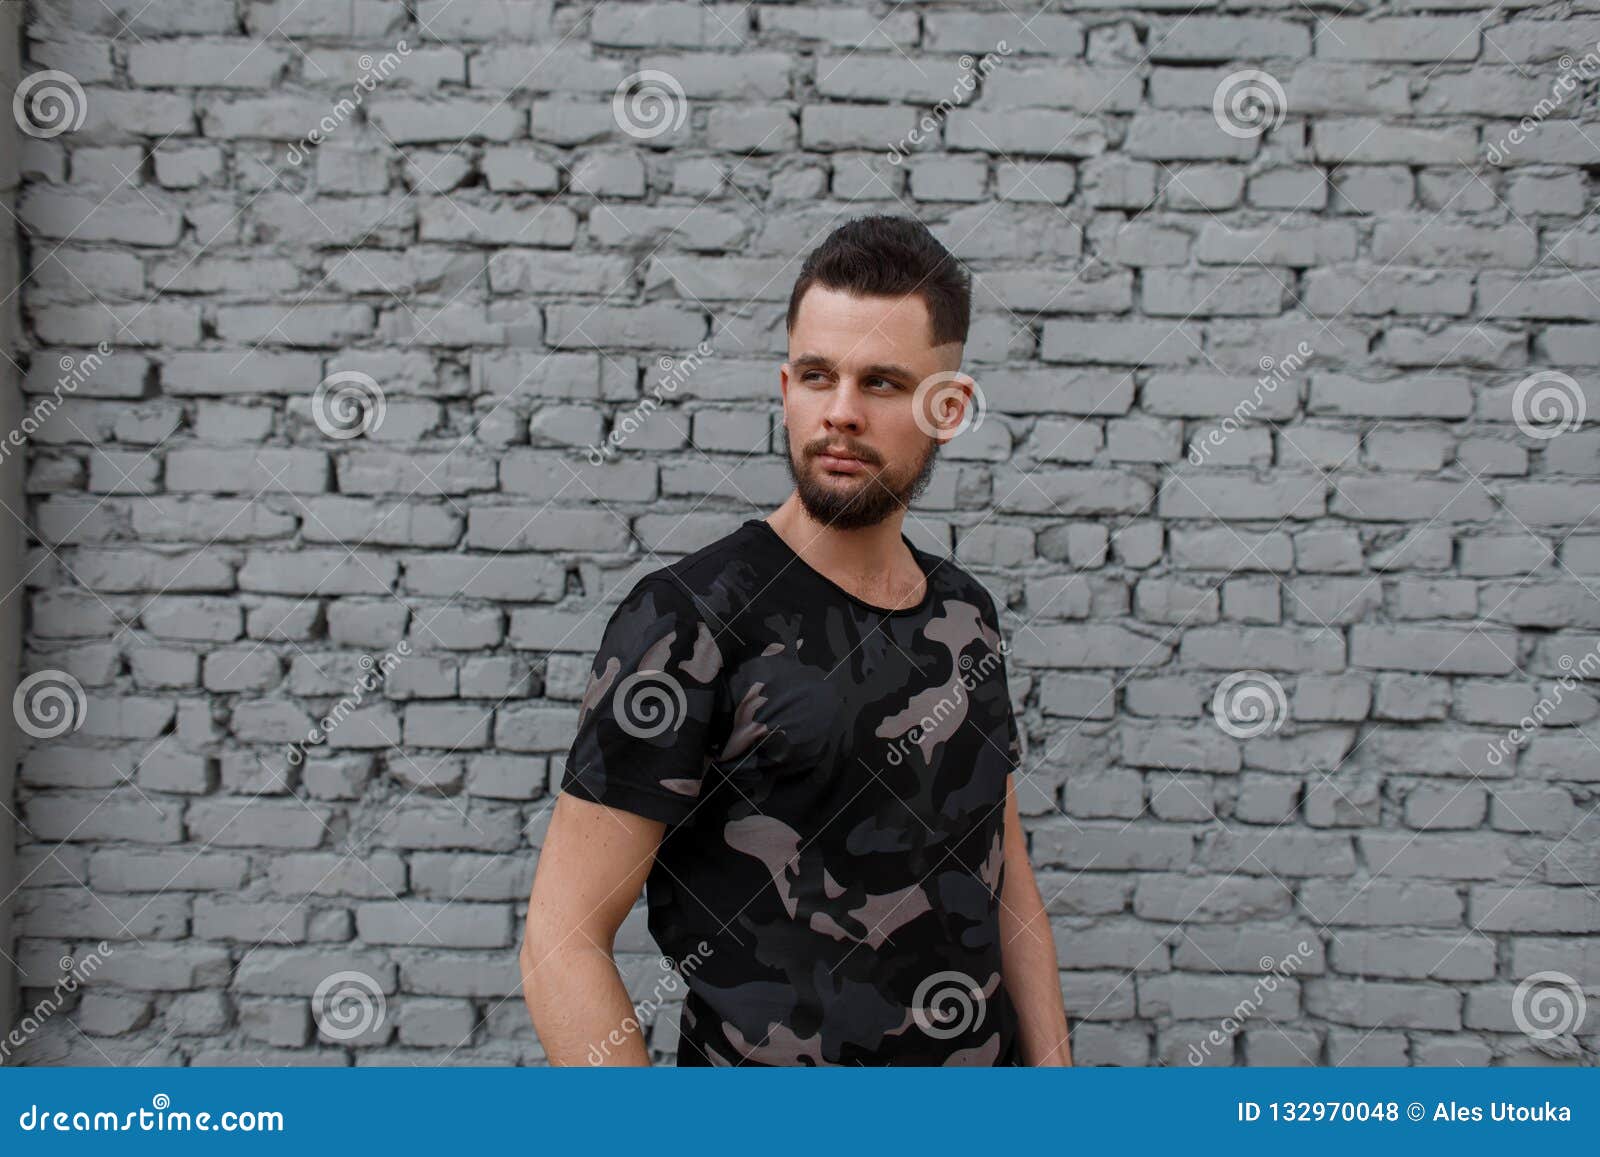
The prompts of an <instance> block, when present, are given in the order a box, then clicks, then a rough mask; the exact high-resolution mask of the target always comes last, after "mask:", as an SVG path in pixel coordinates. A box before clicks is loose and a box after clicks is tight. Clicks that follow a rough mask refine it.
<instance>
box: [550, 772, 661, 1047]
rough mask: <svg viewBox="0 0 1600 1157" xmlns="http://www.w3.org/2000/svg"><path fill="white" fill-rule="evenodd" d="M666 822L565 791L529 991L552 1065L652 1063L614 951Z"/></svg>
mask: <svg viewBox="0 0 1600 1157" xmlns="http://www.w3.org/2000/svg"><path fill="white" fill-rule="evenodd" d="M665 830H666V824H664V823H662V822H661V821H659V820H652V819H646V818H645V817H644V816H639V815H634V814H633V813H632V812H626V811H622V810H621V809H619V808H610V807H606V806H604V805H602V804H597V803H590V802H589V801H588V800H584V799H578V798H576V797H574V796H573V795H571V794H570V793H568V792H562V793H561V795H560V796H559V797H557V799H556V805H555V811H554V812H553V813H552V815H551V817H550V827H549V830H548V831H547V832H546V834H545V842H544V850H543V851H542V852H540V854H539V866H538V868H537V869H536V870H535V872H534V877H533V889H532V891H531V892H530V893H529V896H528V919H527V926H526V928H525V929H524V931H523V938H522V949H521V953H520V956H519V959H520V961H521V965H522V997H523V999H524V1000H525V1001H526V1002H527V1005H528V1015H529V1016H530V1017H532V1018H533V1027H534V1029H535V1031H536V1032H538V1034H539V1040H540V1042H541V1043H543V1045H544V1051H545V1055H546V1056H547V1057H548V1058H549V1060H550V1063H551V1064H552V1065H635V1066H641V1065H642V1066H648V1065H649V1064H650V1054H649V1052H648V1051H647V1050H646V1049H645V1044H644V1034H643V1033H642V1032H641V1031H640V1027H639V1025H638V1022H637V1019H636V1016H635V1011H634V1007H633V1002H632V1001H631V1000H630V999H629V997H628V990H627V988H626V986H625V985H624V984H623V983H622V976H621V974H620V973H619V972H618V971H617V965H616V961H614V960H613V959H612V957H611V952H612V947H613V945H614V944H615V941H616V935H617V928H618V927H619V926H621V924H622V921H623V920H624V919H625V918H626V917H627V915H628V910H629V909H630V908H632V907H633V902H634V901H635V900H636V899H637V898H638V896H639V890H640V889H641V888H642V887H643V886H644V881H645V878H646V877H647V876H649V874H650V868H651V866H652V865H653V864H654V863H655V856H656V849H657V848H658V847H659V846H660V843H661V835H662V833H663V832H664V831H665Z"/></svg>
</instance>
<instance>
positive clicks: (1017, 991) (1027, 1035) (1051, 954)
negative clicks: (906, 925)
mask: <svg viewBox="0 0 1600 1157" xmlns="http://www.w3.org/2000/svg"><path fill="white" fill-rule="evenodd" d="M1015 779H1016V775H1015V773H1012V774H1010V775H1007V776H1006V819H1005V879H1004V880H1003V882H1002V883H1001V886H1000V939H1001V948H1000V970H1001V974H1002V978H1003V979H1004V982H1005V986H1006V991H1007V992H1009V993H1010V994H1011V1002H1012V1003H1013V1004H1014V1005H1016V1008H1017V1018H1018V1020H1019V1021H1020V1024H1021V1037H1022V1060H1023V1063H1024V1064H1028V1065H1070V1064H1071V1063H1072V1045H1071V1042H1070V1041H1069V1040H1068V1038H1067V1011H1066V1006H1065V1005H1064V1004H1063V1003H1062V1000H1061V973H1060V970H1059V969H1060V966H1059V964H1058V963H1057V961H1056V942H1055V937H1054V936H1053V935H1052V934H1051V932H1050V918H1049V916H1047V915H1046V914H1045V910H1044V900H1043V899H1042V898H1041V897H1040V895H1039V885H1038V883H1037V882H1036V881H1035V880H1034V878H1033V865H1032V864H1030V863H1029V862H1028V844H1027V839H1026V837H1025V836H1024V834H1023V831H1022V817H1021V816H1020V815H1018V813H1017V793H1016V789H1015V785H1014V783H1013V781H1014V780H1015Z"/></svg>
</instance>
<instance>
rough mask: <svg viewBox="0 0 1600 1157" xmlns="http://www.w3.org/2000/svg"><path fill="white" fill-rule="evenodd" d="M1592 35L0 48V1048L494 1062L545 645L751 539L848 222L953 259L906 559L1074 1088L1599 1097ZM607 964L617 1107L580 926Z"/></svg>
mask: <svg viewBox="0 0 1600 1157" xmlns="http://www.w3.org/2000/svg"><path fill="white" fill-rule="evenodd" d="M1597 42H1600V9H1597V6H1596V5H1595V4H1594V3H1593V2H1588V3H1573V4H1566V5H1561V6H1551V7H1547V8H1538V7H1532V6H1530V5H1528V4H1523V3H1514V4H1500V5H1497V6H1490V5H1489V4H1487V3H1486V2H1484V0H1440V2H1439V3H1435V4H1423V3H1412V2H1406V0H1401V2H1398V3H1395V4H1390V5H1379V4H1366V3H1355V4H1350V5H1338V4H1309V5H1308V4H1301V3H1295V4H1286V3H1275V2H1273V0H1263V2H1261V3H1251V2H1249V0H1244V2H1241V3H1237V4H1234V3H1229V4H1223V3H1216V2H1213V3H1199V4H1192V3H1190V2H1189V0H1183V2H1181V3H1178V2H1174V0H1151V2H1149V3H1142V4H1141V3H1121V2H1105V3H1099V2H1089V3H1082V4H1077V5H1071V4H1047V5H1045V6H1044V7H1043V8H1040V9H1037V10H1036V8H1035V5H1033V4H1031V3H1027V4H1017V3H1011V4H1009V5H1007V4H1002V3H998V2H996V3H993V4H987V3H900V4H894V5H889V4H879V5H874V6H871V7H862V6H859V5H845V4H829V3H816V4H807V3H753V4H748V5H745V4H739V3H717V4H695V3H633V2H623V0H606V2H602V3H599V4H554V3H551V2H548V0H411V2H408V3H402V2H401V0H314V2H311V3H303V2H299V0H160V2H158V3H153V4H148V3H145V0H35V2H33V3H30V4H29V5H28V11H27V19H26V24H25V42H24V44H23V46H22V47H23V63H24V69H23V71H24V73H26V74H28V75H29V76H30V77H31V76H33V75H34V74H40V73H44V72H46V71H49V70H54V71H56V72H59V73H61V74H65V77H66V79H65V80H63V79H61V78H60V77H52V78H48V82H49V83H50V84H53V85H55V86H56V87H57V88H58V89H59V91H60V92H61V93H62V94H63V98H64V99H63V102H62V103H63V104H64V105H65V110H64V113H63V112H62V111H61V110H59V109H58V110H57V120H56V121H55V123H50V121H49V113H50V110H49V109H46V108H43V107H41V108H40V109H38V110H37V115H36V116H35V117H34V119H33V120H30V121H29V125H30V128H31V130H32V131H29V132H27V133H25V134H21V135H19V137H18V140H19V141H20V142H21V146H20V148H19V150H18V159H19V166H20V169H21V175H22V189H21V192H20V196H19V198H18V208H17V216H18V218H19V222H20V223H19V226H18V227H19V229H20V231H21V233H22V234H23V253H24V262H25V266H24V269H25V274H26V278H25V283H24V285H23V288H22V292H21V302H22V307H23V319H24V330H25V340H26V344H27V349H26V352H25V354H24V357H25V364H26V366H27V374H26V379H25V388H26V389H27V391H28V399H29V400H30V401H39V400H42V399H53V400H54V401H56V402H57V403H58V404H57V405H55V406H54V408H52V409H51V411H50V413H49V415H48V417H47V418H46V419H45V420H44V421H43V422H41V423H40V425H39V427H38V428H37V429H36V430H34V431H32V432H30V434H29V436H28V439H27V450H26V453H27V496H26V509H25V511H18V512H15V513H16V514H17V516H18V517H19V518H20V519H21V520H23V521H25V522H26V524H27V526H28V527H29V529H30V533H31V537H30V540H29V553H28V555H27V557H26V559H25V563H26V570H25V587H24V588H23V592H24V593H25V595H26V599H27V616H26V622H27V626H26V636H25V640H24V642H25V648H24V668H23V673H24V674H26V675H28V676H34V675H41V676H43V677H42V678H41V679H39V680H38V681H37V682H36V683H35V684H34V689H35V690H36V691H38V692H47V691H49V690H51V689H54V690H56V691H59V692H63V693H64V698H61V699H58V700H56V702H57V703H60V704H63V705H64V706H65V708H66V712H67V718H66V719H65V720H64V721H61V722H55V723H52V722H50V721H48V720H44V719H42V718H33V719H30V720H29V721H28V722H29V726H30V727H31V732H30V734H29V735H28V736H26V737H25V741H26V748H25V751H24V754H23V756H22V758H21V761H20V765H19V767H18V770H17V786H16V792H15V794H16V811H17V814H18V815H19V816H20V818H21V825H20V830H19V837H18V838H19V847H18V860H19V863H18V876H19V877H20V880H21V887H20V890H19V891H18V892H17V894H16V896H15V898H14V906H15V916H16V922H15V942H14V945H13V946H12V952H13V954H14V956H15V957H16V960H17V963H18V968H19V970H20V977H21V986H22V987H21V996H22V1002H21V1007H22V1009H23V1010H24V1011H27V1010H28V1009H35V1008H37V1007H38V1006H39V1004H40V1002H41V1001H42V1000H45V999H47V998H48V997H49V996H50V994H51V992H52V991H56V990H57V989H56V986H58V985H59V984H60V982H61V981H62V979H63V976H64V975H68V974H69V973H70V972H71V970H77V971H78V972H80V973H81V972H85V970H86V969H88V968H90V967H92V975H88V976H87V979H86V980H84V982H83V983H82V984H80V985H74V986H72V987H74V988H75V989H76V991H73V992H71V993H69V995H68V996H67V998H66V999H65V1000H64V1001H62V1002H61V1004H62V1007H61V1008H60V1010H59V1011H56V1012H53V1013H52V1014H51V1015H48V1016H44V1017H42V1018H38V1019H39V1020H40V1023H38V1024H37V1025H36V1026H35V1027H34V1028H32V1029H31V1030H30V1031H29V1032H27V1033H26V1034H25V1038H26V1039H25V1041H24V1043H23V1044H22V1045H21V1046H20V1047H18V1048H16V1049H15V1050H11V1059H12V1060H13V1061H15V1062H19V1063H32V1064H60V1063H72V1064H107V1063H110V1064H119V1065H120V1064H133V1063H144V1064H185V1063H190V1064H230V1063H258V1062H260V1063H287V1064H331V1065H346V1064H372V1063H385V1064H392V1063H396V1062H399V1063H404V1062H407V1061H411V1060H417V1061H425V1062H429V1063H432V1062H449V1063H453V1064H454V1063H482V1064H501V1063H538V1062H539V1061H540V1059H541V1056H542V1054H541V1053H540V1051H539V1048H538V1045H537V1042H536V1040H535V1039H534V1036H533V1034H532V1031H531V1029H530V1027H529V1024H528V1021H527V1016H526V1012H525V1010H524V1007H523V1004H522V1001H521V997H520V993H519V989H518V980H517V966H516V959H515V956H516V945H517V943H518V941H519V939H520V924H521V916H522V908H523V905H524V902H525V898H526V894H527V890H528V886H529V882H530V880H531V876H532V871H533V867H534V863H535V857H536V854H537V849H538V846H539V843H540V839H541V833H542V831H543V829H544V823H545V819H546V814H547V811H548V808H549V806H550V803H551V793H552V791H553V789H554V788H555V786H556V785H558V784H559V782H560V776H561V762H562V755H563V753H564V752H565V750H566V747H567V744H568V742H569V741H570V736H571V732H572V728H573V725H574V722H575V720H576V716H577V709H576V701H577V699H578V697H579V695H580V693H581V690H582V687H583V683H584V680H585V678H586V676H587V671H588V662H589V655H590V653H591V652H592V649H593V647H594V645H595V644H596V642H597V641H598V638H599V634H600V631H601V629H602V628H603V626H604V624H605V621H606V618H607V615H608V613H609V608H610V606H611V605H612V604H613V603H614V601H615V600H616V599H617V598H618V597H620V595H621V594H622V593H623V591H625V590H626V589H627V587H628V585H629V584H631V583H632V581H634V579H636V578H637V577H638V576H639V575H640V574H641V573H642V572H643V571H645V570H650V569H654V568H656V567H658V566H661V565H664V564H665V563H667V562H668V561H670V560H671V559H673V558H674V557H677V556H679V555H681V554H682V553H684V552H686V551H689V550H692V549H695V548H696V547H698V546H700V545H702V544H704V543H706V542H708V541H711V540H712V539H715V538H717V537H720V536H721V535H722V534H724V533H726V532H727V531H729V530H731V529H732V528H733V527H734V526H735V525H737V523H738V522H739V521H741V520H742V519H744V518H747V517H750V516H751V515H752V514H758V513H763V512H765V511H767V510H769V509H771V508H772V507H774V506H776V505H777V504H778V503H779V502H780V501H781V500H782V499H783V498H784V496H785V495H786V494H787V492H788V485H787V483H788V478H787V473H786V471H785V469H784V466H783V463H782V460H781V458H779V457H778V453H779V452H780V451H781V447H782V442H781V434H780V433H779V431H780V427H781V422H780V416H779V412H778V407H777V402H778V395H777V368H776V367H777V364H778V363H779V362H780V361H781V360H782V357H783V354H784V349H785V346H784V331H783V311H784V306H785V303H786V300H787V295H788V292H789V289H790V286H791V285H792V282H793V279H794V276H795V273H796V271H797V268H798V262H799V259H800V257H801V256H802V255H803V254H804V253H805V252H806V251H807V250H808V249H809V248H811V247H812V246H814V245H815V244H816V243H817V242H818V241H820V240H821V239H822V237H824V236H825V235H826V234H827V232H828V231H829V230H830V229H831V228H832V227H834V226H835V225H837V224H840V223H842V222H843V221H845V220H846V219H848V218H849V217H851V216H855V215H859V214H861V213H866V212H899V213H907V214H913V215H915V216H917V217H919V218H921V219H923V220H925V221H927V222H928V223H929V224H930V226H931V227H933V228H934V230H935V232H936V233H937V235H938V236H939V237H940V238H941V240H943V241H944V243H945V244H946V245H948V246H949V247H950V248H951V249H952V250H953V251H954V252H955V253H956V254H957V255H959V256H960V257H962V258H963V259H965V260H966V261H967V262H968V263H969V265H970V266H971V268H972V269H973V271H974V274H975V302H974V304H975V319H974V325H973V330H972V335H971V340H970V342H969V344H968V347H967V352H968V369H969V370H970V371H971V372H972V373H973V374H974V375H975V377H976V378H977V380H978V383H979V386H980V390H981V393H982V398H983V402H984V408H983V412H982V421H981V424H979V425H978V426H977V427H976V428H975V429H972V430H970V431H968V432H967V433H965V434H963V435H961V436H960V437H958V438H957V439H956V441H955V442H954V443H953V444H952V445H951V446H950V447H949V448H948V449H947V451H946V453H945V456H944V457H945V460H944V463H943V465H942V466H941V467H940V470H939V473H938V474H937V476H936V478H935V481H934V483H933V484H932V486H931V487H930V488H929V490H928V492H927V494H926V496H925V497H924V499H923V500H922V501H921V502H920V504H919V505H918V507H917V508H916V509H915V510H914V511H913V512H912V514H911V517H910V518H909V519H908V522H907V530H908V533H910V534H911V535H912V537H913V538H914V539H915V540H916V541H918V542H919V543H921V544H923V545H925V546H927V547H929V548H930V549H937V550H939V551H941V552H953V554H954V557H955V558H956V559H957V560H958V561H959V562H960V563H961V564H962V565H963V566H965V567H967V568H969V569H970V570H972V571H973V572H974V573H976V574H978V575H979V576H980V577H982V578H983V580H984V581H985V582H986V583H987V584H988V586H989V587H990V589H991V590H992V591H994V592H995V594H996V597H997V600H998V602H999V603H1000V604H1001V605H1002V606H1003V607H1004V608H1005V610H1004V612H1003V618H1004V625H1005V629H1006V634H1007V636H1008V638H1009V640H1010V642H1011V646H1012V650H1011V655H1010V677H1011V680H1012V686H1013V688H1014V692H1015V696H1016V698H1017V702H1018V708H1019V710H1020V711H1021V713H1022V717H1023V720H1024V730H1025V732H1026V736H1027V740H1026V746H1027V755H1026V761H1025V772H1026V776H1025V780H1024V784H1023V787H1024V791H1023V797H1024V803H1023V807H1024V811H1025V812H1026V822H1027V826H1028V828H1029V830H1030V840H1031V850H1032V856H1033V861H1034V863H1035V865H1036V867H1037V870H1038V873H1039V879H1040V883H1041V886H1042V889H1043V892H1044V895H1045V896H1046V898H1047V900H1048V901H1049V907H1050V911H1051V913H1052V919H1053V922H1054V924H1055V926H1056V928H1057V932H1058V946H1059V950H1060V956H1061V964H1062V973H1061V979H1062V986H1063V990H1064V992H1065V993H1066V997H1067V1006H1068V1013H1069V1017H1070V1018H1071V1020H1072V1021H1073V1024H1074V1051H1075V1053H1076V1056H1077V1058H1078V1060H1079V1062H1080V1063H1087V1064H1119V1065H1151V1064H1169V1065H1184V1064H1193V1063H1206V1064H1255V1065H1261V1064H1270V1065H1277V1064H1308V1063H1310V1064H1323V1065H1333V1064H1347V1065H1354V1064H1385V1065H1387V1064H1429V1065H1435V1064H1468V1065H1481V1064H1501V1063H1509V1064H1574V1063H1583V1062H1585V1061H1587V1062H1590V1063H1592V1062H1593V1060H1594V1057H1595V1055H1596V1049H1597V1047H1600V1035H1597V1034H1600V1019H1597V1018H1600V1012H1596V1011H1595V1010H1596V1008H1597V1007H1600V818H1597V817H1596V814H1595V809H1596V807H1597V805H1600V724H1597V714H1600V712H1597V705H1596V701H1595V696H1594V693H1593V688H1594V683H1593V680H1594V678H1595V677H1596V674H1597V670H1600V599H1597V597H1596V596H1597V591H1600V525H1597V519H1596V512H1597V510H1600V478H1597V475H1600V430H1597V428H1596V426H1595V424H1594V415H1596V414H1597V413H1600V397H1597V391H1596V382H1597V380H1600V227H1597V224H1596V222H1595V219H1594V217H1593V212H1594V208H1595V205H1596V191H1597V181H1600V113H1597V110H1596V95H1595V85H1594V80H1593V78H1594V77H1596V76H1600V55H1597V54H1600V47H1597ZM69 81H70V83H68V82H69ZM40 83H41V84H43V83H45V81H41V82H40ZM635 97H639V98H640V99H633V98H635ZM102 343H103V344H102ZM67 359H70V361H69V360H67ZM380 401H381V410H380V407H379V404H378V403H379V402H380ZM380 676H381V677H380ZM1586 680H1587V681H1586ZM78 688H81V690H82V696H83V698H82V700H81V703H82V704H84V705H85V706H84V707H82V708H81V709H80V707H79V701H78V700H77V698H76V696H77V691H78ZM44 701H45V700H41V702H44ZM324 719H326V720H327V721H328V722H327V725H326V726H325V727H323V724H322V721H323V720H324ZM1524 720H1526V721H1527V723H1526V726H1524V725H1523V723H1522V721H1524ZM319 727H323V730H324V731H325V736H324V737H323V739H324V741H323V742H308V740H310V739H312V738H313V737H314V731H315V729H317V728H319ZM1519 728H1520V730H1519ZM619 949H620V951H621V954H622V955H621V961H622V963H623V965H624V971H625V974H626V976H627V978H628V982H629V985H630V989H631V991H632V992H633V994H634V996H635V998H636V999H637V1000H639V1001H640V1002H641V1003H644V1004H645V1005H647V1006H648V1007H650V1008H655V1007H656V1006H658V1005H659V1006H660V1012H659V1013H658V1015H656V1016H655V1017H654V1018H653V1019H654V1022H655V1023H654V1027H653V1028H652V1030H651V1034H652V1035H651V1043H652V1047H653V1049H654V1051H655V1053H656V1055H657V1056H658V1057H665V1056H668V1055H670V1054H671V1052H672V1050H673V1047H674V1028H675V1013H676V1005H674V1004H673V1003H672V1001H673V999H674V998H675V997H677V996H680V995H681V988H680V987H678V985H677V984H676V982H675V980H674V978H673V977H672V976H671V975H670V974H665V973H663V972H662V971H661V969H660V966H659V963H658V961H657V959H656V956H655V953H654V950H653V945H652V943H651V941H650V940H649V937H648V934H647V932H646V930H645V928H644V925H643V921H642V911H641V910H637V909H636V911H635V913H634V916H633V917H632V918H630V920H629V921H628V923H627V924H626V925H625V927H624V930H623V933H622V936H621V939H620V942H619ZM69 957H70V959H64V958H69ZM64 969H65V970H68V973H64V972H63V970H64ZM1539 973H1558V974H1561V976H1564V977H1566V978H1567V980H1566V982H1563V981H1562V980H1561V979H1560V977H1557V978H1555V979H1551V978H1550V977H1546V978H1545V979H1544V980H1543V981H1541V987H1539V988H1538V989H1530V988H1529V987H1528V985H1527V984H1524V983H1522V982H1524V981H1526V980H1527V978H1529V977H1532V976H1535V975H1536V974H1539ZM1585 988H1586V989H1587V995H1588V997H1589V999H1588V1002H1587V1004H1588V1008H1587V1017H1586V1019H1580V1014H1581V1012H1582V1006H1583V1000H1582V997H1581V995H1580V994H1581V993H1582V990H1583V989H1585ZM1552 1009H1553V1010H1554V1011H1553V1012H1552V1011H1551V1010H1552ZM1540 1018H1543V1019H1540ZM1551 1030H1561V1031H1558V1032H1552V1031H1551Z"/></svg>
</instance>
